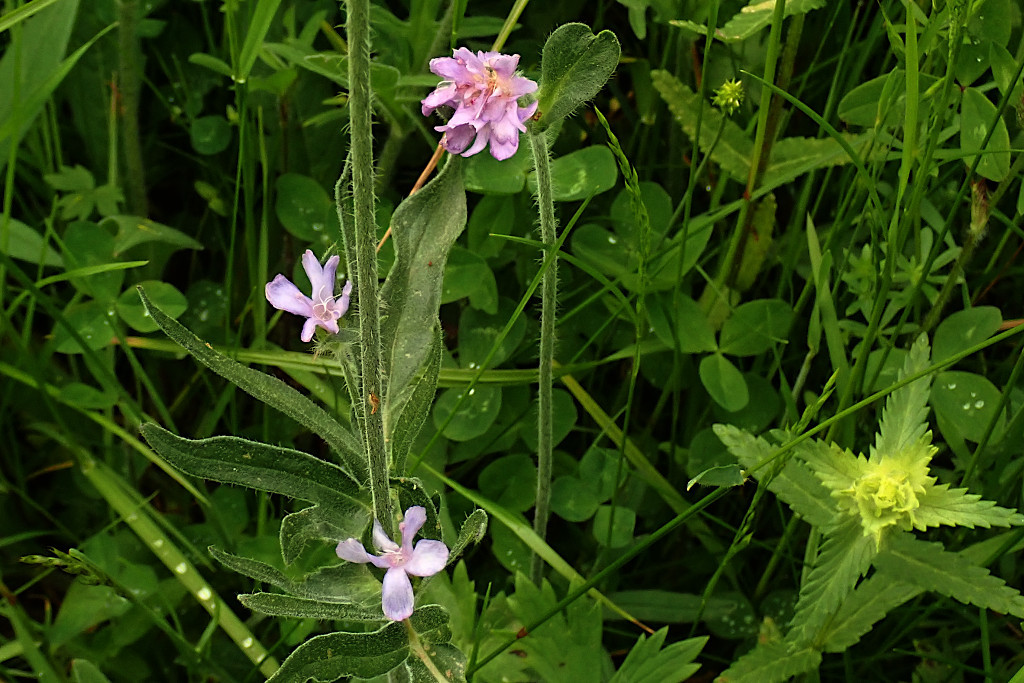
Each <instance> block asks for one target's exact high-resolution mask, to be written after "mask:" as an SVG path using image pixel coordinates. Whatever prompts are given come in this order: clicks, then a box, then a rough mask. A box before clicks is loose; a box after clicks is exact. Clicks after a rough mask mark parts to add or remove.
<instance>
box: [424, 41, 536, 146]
mask: <svg viewBox="0 0 1024 683" xmlns="http://www.w3.org/2000/svg"><path fill="white" fill-rule="evenodd" d="M518 65H519V55H503V54H501V53H500V52H477V53H476V54H473V53H472V52H471V51H470V50H468V49H466V48H464V47H460V48H459V49H458V50H455V51H454V52H453V53H452V56H451V57H438V58H436V59H431V60H430V70H431V71H433V72H434V73H435V74H437V75H438V76H441V77H442V78H444V79H445V80H443V81H441V82H440V83H438V85H437V89H436V90H434V92H432V93H430V94H429V95H427V97H426V98H425V99H424V100H423V103H422V104H423V107H422V111H423V115H424V116H427V115H428V114H430V112H431V111H432V110H434V109H436V108H438V107H440V106H448V107H451V108H453V109H454V110H455V113H454V114H452V117H451V118H450V119H449V120H448V123H447V124H445V125H443V126H437V127H435V128H434V130H436V131H440V132H442V133H444V136H443V137H442V138H441V144H442V145H443V146H444V148H445V149H446V150H448V151H449V152H451V153H452V154H461V155H462V156H464V157H468V156H472V155H473V154H476V153H477V152H479V151H480V150H482V149H483V148H484V147H486V146H487V143H488V142H490V143H491V155H492V156H493V157H494V158H495V159H499V160H501V159H508V158H509V157H510V156H512V155H513V154H515V153H516V150H517V149H518V148H519V133H521V132H526V126H524V125H523V121H525V120H526V119H528V118H530V117H531V116H533V112H534V111H536V110H537V103H536V102H531V103H530V104H528V105H526V106H525V107H521V106H519V98H520V97H522V96H523V95H526V94H527V93H531V92H533V91H535V90H536V89H537V84H536V83H534V82H533V81H531V80H530V79H529V78H524V77H522V76H520V75H518V74H517V73H516V66H518ZM471 142H472V143H473V144H472V146H470V143H471ZM467 147H468V149H467Z"/></svg>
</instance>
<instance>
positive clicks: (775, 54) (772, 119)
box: [712, 0, 800, 300]
mask: <svg viewBox="0 0 1024 683" xmlns="http://www.w3.org/2000/svg"><path fill="white" fill-rule="evenodd" d="M785 10H786V3H785V0H780V1H779V2H777V3H775V12H774V14H773V15H772V29H771V33H769V36H768V53H767V56H766V59H765V65H764V80H765V82H767V83H775V69H776V66H777V65H778V63H779V52H780V44H781V35H782V24H783V21H784V19H785ZM799 36H800V31H799V29H798V28H795V29H794V30H792V31H790V36H789V37H790V39H791V40H799ZM778 85H779V87H780V88H783V89H784V88H785V87H786V84H785V83H783V82H781V79H780V82H779V84H778ZM776 102H777V104H776V105H775V106H774V107H773V106H772V90H771V89H770V88H762V90H761V102H760V105H759V107H758V117H757V132H756V133H755V135H754V152H753V158H752V159H751V160H750V172H749V174H748V176H747V189H746V192H745V193H744V197H745V198H746V200H747V201H745V202H744V203H743V206H742V207H741V208H740V214H739V216H738V217H737V219H736V230H735V231H734V232H733V235H732V239H730V240H729V246H728V248H727V251H726V254H725V259H724V260H723V261H722V268H721V270H720V271H719V273H718V276H717V278H716V279H715V285H716V287H717V289H718V290H721V291H725V289H724V288H725V287H729V286H732V282H733V279H734V278H735V276H736V273H737V272H738V271H739V265H740V262H741V261H742V260H743V247H744V245H745V244H746V241H747V235H748V233H749V232H750V221H751V220H752V213H751V203H752V199H751V198H752V196H753V193H754V190H755V189H756V188H757V185H758V183H759V182H760V180H761V174H762V172H763V171H764V168H765V167H766V165H767V162H768V160H769V158H770V157H771V147H772V143H773V142H774V139H775V129H776V128H777V126H778V119H779V112H780V111H781V102H780V101H779V100H778V99H777V98H776ZM712 300H713V299H712Z"/></svg>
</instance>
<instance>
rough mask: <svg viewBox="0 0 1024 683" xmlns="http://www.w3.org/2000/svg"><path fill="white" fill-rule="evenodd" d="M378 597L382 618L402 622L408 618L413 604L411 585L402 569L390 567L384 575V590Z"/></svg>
mask: <svg viewBox="0 0 1024 683" xmlns="http://www.w3.org/2000/svg"><path fill="white" fill-rule="evenodd" d="M380 597H381V606H382V607H383V608H384V616H386V617H387V618H388V619H391V620H392V621H402V620H403V619H408V618H409V616H410V615H411V614H412V609H413V605H414V602H413V596H412V583H410V582H409V577H408V575H406V573H405V570H404V569H402V568H401V567H392V568H391V569H389V570H388V571H387V573H386V574H384V588H383V590H382V591H381V596H380Z"/></svg>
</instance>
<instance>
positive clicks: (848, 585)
mask: <svg viewBox="0 0 1024 683" xmlns="http://www.w3.org/2000/svg"><path fill="white" fill-rule="evenodd" d="M877 554H878V548H877V546H876V545H875V537H874V536H873V535H868V536H865V535H864V530H863V528H862V527H861V525H860V520H857V519H850V520H845V521H844V522H843V523H842V524H841V525H839V526H838V527H836V528H834V529H833V530H831V531H828V532H826V537H825V542H824V543H823V544H822V547H821V550H820V552H819V554H818V560H817V562H816V563H815V565H814V567H813V568H812V569H811V571H810V573H809V574H808V575H807V578H806V579H805V580H804V582H803V585H801V586H800V598H799V600H798V601H797V604H796V609H795V614H794V616H793V622H792V623H793V624H794V627H795V628H797V629H799V635H798V636H797V638H798V640H799V641H800V642H810V641H813V640H815V639H816V638H817V636H818V631H819V629H821V628H822V627H823V626H824V625H825V623H826V622H827V620H828V618H829V617H830V616H831V615H832V613H833V612H835V611H836V610H837V609H838V608H839V606H840V605H841V604H842V603H843V601H844V600H845V599H846V597H847V596H848V595H849V594H850V592H851V591H852V590H853V588H854V586H855V585H856V584H857V581H858V580H859V579H860V577H861V576H863V575H864V574H865V573H866V572H867V570H868V568H869V567H870V566H871V561H872V560H873V559H874V558H875V557H876V556H877Z"/></svg>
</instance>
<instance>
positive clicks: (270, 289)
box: [264, 274, 313, 318]
mask: <svg viewBox="0 0 1024 683" xmlns="http://www.w3.org/2000/svg"><path fill="white" fill-rule="evenodd" d="M264 291H265V294H266V296H267V301H269V302H270V305H271V306H273V307H274V308H276V309H278V310H281V311H287V312H288V313H294V314H295V315H301V316H305V317H307V318H308V317H309V316H311V315H313V302H312V301H311V300H310V298H309V297H308V296H306V295H305V294H303V293H302V292H300V291H299V288H298V287H296V286H295V285H294V284H293V283H292V281H291V280H289V279H288V278H286V277H285V276H284V275H280V274H278V275H276V276H274V279H273V280H271V281H270V282H268V283H267V286H266V289H265V290H264Z"/></svg>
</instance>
